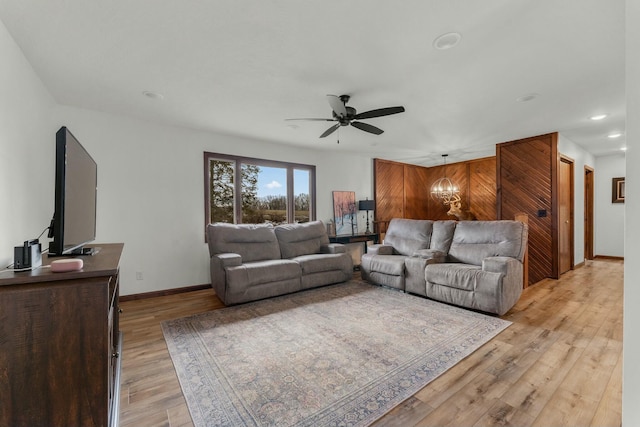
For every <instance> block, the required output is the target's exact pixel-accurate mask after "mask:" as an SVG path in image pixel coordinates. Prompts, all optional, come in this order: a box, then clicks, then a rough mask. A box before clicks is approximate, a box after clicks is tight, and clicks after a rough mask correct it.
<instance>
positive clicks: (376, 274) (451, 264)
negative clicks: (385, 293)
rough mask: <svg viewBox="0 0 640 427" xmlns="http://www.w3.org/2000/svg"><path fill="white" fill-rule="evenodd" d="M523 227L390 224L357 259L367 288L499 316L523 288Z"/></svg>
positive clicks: (503, 224) (506, 224) (402, 221)
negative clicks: (382, 288) (381, 237)
mask: <svg viewBox="0 0 640 427" xmlns="http://www.w3.org/2000/svg"><path fill="white" fill-rule="evenodd" d="M527 232H528V228H527V225H526V224H524V223H521V222H518V221H460V222H456V221H430V220H412V219H398V218H395V219H392V220H391V222H390V223H389V227H388V229H387V234H386V236H385V241H384V244H382V245H373V246H371V247H369V250H368V253H367V254H365V255H363V256H362V264H361V272H362V277H363V278H364V279H365V280H368V281H370V282H372V283H376V284H379V285H385V286H390V287H394V288H397V289H401V290H403V291H406V292H410V293H414V294H418V295H422V296H426V297H428V298H431V299H434V300H438V301H443V302H446V303H450V304H455V305H459V306H462V307H467V308H471V309H476V310H481V311H485V312H489V313H495V314H498V315H503V314H504V313H506V312H507V311H509V309H510V308H511V307H513V305H514V304H515V303H516V302H517V301H518V299H519V298H520V295H521V293H522V287H523V282H522V280H523V265H522V262H523V259H524V254H525V251H526V247H527Z"/></svg>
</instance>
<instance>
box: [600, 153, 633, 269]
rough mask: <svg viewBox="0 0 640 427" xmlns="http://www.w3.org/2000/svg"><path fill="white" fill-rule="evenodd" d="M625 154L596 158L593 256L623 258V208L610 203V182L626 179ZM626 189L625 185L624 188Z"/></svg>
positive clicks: (621, 205)
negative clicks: (616, 179)
mask: <svg viewBox="0 0 640 427" xmlns="http://www.w3.org/2000/svg"><path fill="white" fill-rule="evenodd" d="M625 170H626V166H625V155H624V153H620V154H615V155H610V156H599V157H596V167H595V172H594V174H595V197H594V201H595V221H596V227H595V236H594V239H595V241H594V249H593V253H594V255H596V256H597V255H605V256H617V257H623V256H624V219H625V204H624V203H612V202H611V182H612V181H611V180H612V178H617V177H624V176H625V175H626V172H625ZM625 185H626V184H625Z"/></svg>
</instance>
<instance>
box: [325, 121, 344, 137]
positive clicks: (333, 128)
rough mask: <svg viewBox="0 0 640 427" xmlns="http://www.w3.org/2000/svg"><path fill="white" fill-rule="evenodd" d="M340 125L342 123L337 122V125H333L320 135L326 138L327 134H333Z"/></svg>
mask: <svg viewBox="0 0 640 427" xmlns="http://www.w3.org/2000/svg"><path fill="white" fill-rule="evenodd" d="M339 127H340V123H336V124H335V125H333V126H331V127H330V128H329V129H327V130H325V131H324V133H323V134H322V135H320V138H324V137H325V136H329V135H331V134H332V133H334V132H335V131H336V129H338V128H339Z"/></svg>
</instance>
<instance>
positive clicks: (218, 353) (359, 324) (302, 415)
mask: <svg viewBox="0 0 640 427" xmlns="http://www.w3.org/2000/svg"><path fill="white" fill-rule="evenodd" d="M510 324H511V323H510V322H508V321H504V320H502V319H499V318H496V317H492V316H486V315H483V314H480V313H476V312H473V311H469V310H464V309H460V308H457V307H452V306H448V305H445V304H440V303H437V302H434V301H430V300H427V299H424V298H419V297H416V296H412V295H409V294H405V293H401V292H395V291H393V290H391V289H386V288H383V287H378V286H371V285H369V284H366V283H364V282H362V281H359V280H352V281H350V282H348V283H346V284H343V285H334V286H328V287H323V288H317V289H311V290H308V291H305V292H300V293H296V294H291V295H285V296H281V297H278V298H271V299H267V300H263V301H256V302H252V303H248V304H243V305H239V306H235V307H228V308H224V309H220V310H214V311H210V312H207V313H201V314H197V315H194V316H190V317H186V318H183V319H174V320H169V321H165V322H163V323H162V329H163V333H164V336H165V340H166V341H167V347H168V349H169V354H170V355H171V358H172V360H173V364H174V367H175V369H176V373H177V376H178V379H179V380H180V385H181V387H182V391H183V394H184V397H185V399H186V402H187V406H188V407H189V412H190V413H191V417H192V420H193V424H194V425H195V426H196V427H202V426H208V425H219V426H248V425H251V426H272V425H296V426H330V425H333V426H347V425H348V426H367V425H370V424H371V423H372V422H374V421H375V420H377V419H378V418H380V417H381V416H383V415H384V414H385V413H387V412H388V411H389V410H390V409H392V408H393V407H395V406H397V405H399V404H400V403H402V402H403V401H405V400H406V399H407V398H409V397H411V396H412V395H413V394H415V393H416V392H417V391H418V390H420V389H422V388H423V387H424V386H425V385H427V384H428V383H429V382H431V381H432V380H433V379H435V378H436V377H438V376H439V375H440V374H442V373H444V372H445V371H446V370H448V369H449V368H451V367H453V366H454V365H456V364H457V363H458V362H460V361H461V360H462V359H463V358H465V357H466V356H468V355H470V354H471V353H473V352H474V351H475V350H476V349H478V348H479V347H480V346H482V345H483V344H485V343H486V342H487V341H489V340H490V339H491V338H493V337H494V336H496V335H497V334H499V333H500V332H501V331H502V330H504V329H505V328H507V327H508V326H509V325H510Z"/></svg>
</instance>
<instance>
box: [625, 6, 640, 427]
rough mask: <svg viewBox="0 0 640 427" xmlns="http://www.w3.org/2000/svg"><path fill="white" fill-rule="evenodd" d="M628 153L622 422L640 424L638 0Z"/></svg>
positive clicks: (630, 38)
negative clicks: (639, 328)
mask: <svg viewBox="0 0 640 427" xmlns="http://www.w3.org/2000/svg"><path fill="white" fill-rule="evenodd" d="M626 52H627V55H626V73H625V75H626V88H627V89H626V91H627V124H626V139H627V154H626V163H627V168H626V181H625V185H626V193H627V194H629V195H630V196H629V198H628V199H627V200H625V209H626V216H625V230H624V234H625V248H624V252H625V260H626V261H625V263H624V338H623V339H624V348H623V357H624V368H623V369H624V374H623V382H622V387H623V390H622V425H624V426H640V405H638V402H640V364H639V363H638V362H637V361H638V358H639V357H640V333H638V324H640V315H638V313H639V312H640V310H638V307H640V286H638V278H639V277H640V263H639V262H638V260H640V244H639V243H638V242H640V221H638V216H640V197H638V195H639V194H640V192H639V191H638V188H639V187H640V168H638V165H640V145H639V141H640V2H638V1H637V0H627V2H626Z"/></svg>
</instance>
